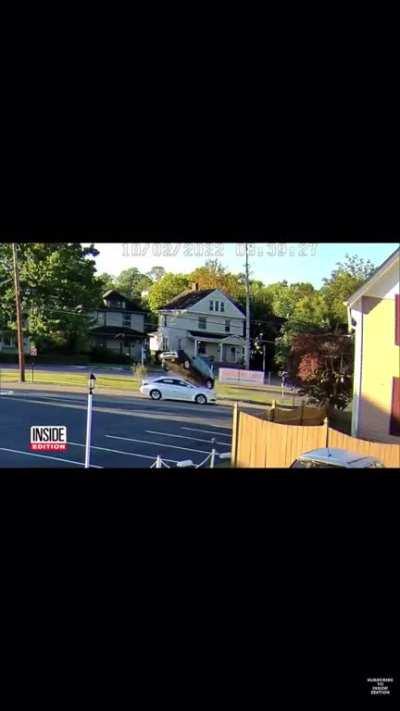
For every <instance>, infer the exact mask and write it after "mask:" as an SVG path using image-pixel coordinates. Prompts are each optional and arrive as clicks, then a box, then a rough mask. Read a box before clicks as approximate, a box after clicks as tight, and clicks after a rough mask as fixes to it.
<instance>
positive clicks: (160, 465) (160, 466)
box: [156, 454, 162, 469]
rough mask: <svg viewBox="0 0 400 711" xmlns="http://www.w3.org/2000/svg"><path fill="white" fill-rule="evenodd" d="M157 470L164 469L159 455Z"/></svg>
mask: <svg viewBox="0 0 400 711" xmlns="http://www.w3.org/2000/svg"><path fill="white" fill-rule="evenodd" d="M156 469H162V461H161V457H160V455H159V454H157V459H156Z"/></svg>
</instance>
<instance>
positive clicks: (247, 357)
mask: <svg viewBox="0 0 400 711" xmlns="http://www.w3.org/2000/svg"><path fill="white" fill-rule="evenodd" d="M245 275H246V347H245V367H246V370H250V284H249V251H248V243H247V242H246V271H245Z"/></svg>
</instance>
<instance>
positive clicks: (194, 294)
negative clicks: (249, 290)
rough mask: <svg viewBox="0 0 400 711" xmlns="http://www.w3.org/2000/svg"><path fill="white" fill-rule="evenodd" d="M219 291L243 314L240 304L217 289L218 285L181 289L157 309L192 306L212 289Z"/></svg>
mask: <svg viewBox="0 0 400 711" xmlns="http://www.w3.org/2000/svg"><path fill="white" fill-rule="evenodd" d="M217 290H218V291H220V292H221V293H222V294H223V295H224V296H225V297H226V298H227V299H229V301H231V302H232V304H234V306H236V308H238V309H239V311H240V312H241V313H242V314H243V315H244V310H243V308H242V306H241V305H240V304H239V303H238V302H237V301H236V300H235V299H233V298H232V297H231V296H229V294H227V293H226V292H225V291H222V289H218V287H215V288H214V289H197V290H196V291H195V290H194V289H189V290H186V291H183V292H182V293H181V294H178V296H175V297H174V298H173V299H171V301H169V302H168V304H166V305H165V306H163V307H162V309H159V311H164V310H166V311H169V310H174V309H187V308H189V306H193V305H194V304H197V303H198V302H199V301H201V300H202V299H204V298H205V297H206V296H209V294H212V293H213V291H217Z"/></svg>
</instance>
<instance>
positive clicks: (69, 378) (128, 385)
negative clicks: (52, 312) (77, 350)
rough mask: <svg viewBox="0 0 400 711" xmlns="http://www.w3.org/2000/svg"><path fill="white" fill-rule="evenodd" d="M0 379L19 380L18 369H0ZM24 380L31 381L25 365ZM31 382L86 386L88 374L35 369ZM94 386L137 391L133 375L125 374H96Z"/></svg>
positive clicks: (2, 381) (29, 371)
mask: <svg viewBox="0 0 400 711" xmlns="http://www.w3.org/2000/svg"><path fill="white" fill-rule="evenodd" d="M0 380H1V383H2V384H3V383H4V384H7V385H8V384H9V383H16V382H19V378H18V371H17V370H16V369H15V370H10V369H7V370H6V369H4V370H3V371H1V375H0ZM25 381H26V383H27V384H29V383H31V382H32V371H31V369H30V368H29V367H27V368H26V371H25ZM33 382H34V383H36V384H39V385H62V386H64V385H65V386H67V387H68V386H69V387H73V386H75V387H76V386H78V387H81V388H86V387H87V382H88V376H87V373H68V372H66V373H63V372H51V371H39V370H37V371H35V372H34V376H33ZM96 386H97V387H99V388H110V389H112V388H114V389H118V390H130V391H137V389H138V381H137V379H136V378H135V377H134V376H133V375H132V376H131V377H129V376H126V375H97V376H96Z"/></svg>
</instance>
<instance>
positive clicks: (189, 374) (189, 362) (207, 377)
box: [160, 350, 215, 389]
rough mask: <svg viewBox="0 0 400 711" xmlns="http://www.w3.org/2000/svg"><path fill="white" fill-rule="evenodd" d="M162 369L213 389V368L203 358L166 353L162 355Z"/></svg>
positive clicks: (180, 353) (180, 352)
mask: <svg viewBox="0 0 400 711" xmlns="http://www.w3.org/2000/svg"><path fill="white" fill-rule="evenodd" d="M160 361H161V365H162V367H163V368H164V369H165V370H167V371H170V372H172V373H176V374H177V375H180V377H181V378H185V379H186V380H189V381H191V382H193V383H194V384H195V385H202V386H205V387H207V388H210V389H212V388H213V387H214V383H215V378H214V372H213V366H212V365H211V364H209V363H207V361H206V360H205V359H204V358H202V357H201V356H189V355H188V354H187V353H185V351H182V350H178V351H165V352H164V353H161V354H160Z"/></svg>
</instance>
